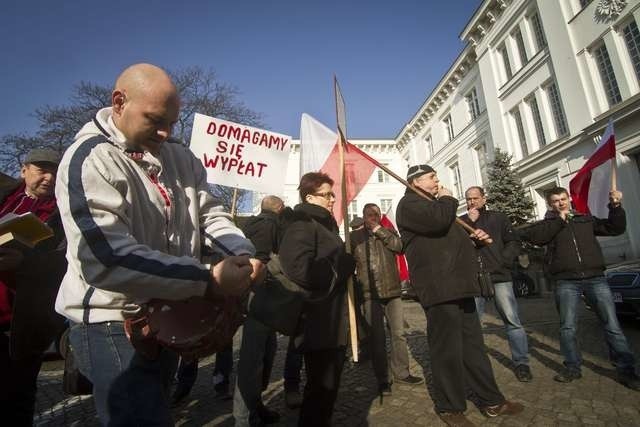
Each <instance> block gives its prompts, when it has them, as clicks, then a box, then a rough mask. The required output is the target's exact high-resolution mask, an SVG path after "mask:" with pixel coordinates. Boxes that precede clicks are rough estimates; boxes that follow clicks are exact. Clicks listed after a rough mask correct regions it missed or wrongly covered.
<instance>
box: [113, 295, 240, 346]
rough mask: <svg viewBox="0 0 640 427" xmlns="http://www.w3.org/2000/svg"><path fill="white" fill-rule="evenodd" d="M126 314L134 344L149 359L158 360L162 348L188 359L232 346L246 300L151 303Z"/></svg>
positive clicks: (194, 299) (196, 300)
mask: <svg viewBox="0 0 640 427" xmlns="http://www.w3.org/2000/svg"><path fill="white" fill-rule="evenodd" d="M123 313H124V315H125V331H126V333H127V337H128V338H129V340H130V341H131V344H133V346H134V347H135V348H136V350H138V351H140V352H141V353H143V354H144V355H145V356H147V357H149V358H155V356H156V355H157V352H158V346H162V347H166V348H168V349H171V350H173V351H175V352H176V353H178V354H180V356H182V357H183V358H186V359H197V358H201V357H206V356H209V355H211V354H213V353H216V352H218V351H221V350H223V349H224V348H225V347H227V346H228V345H229V343H231V341H232V340H233V336H234V335H235V333H236V331H237V330H238V328H239V327H240V325H241V324H242V322H243V321H244V317H245V315H244V310H243V304H242V299H240V298H234V297H221V298H218V299H215V300H209V299H205V298H201V297H193V298H190V299H188V300H184V301H168V300H151V301H149V302H148V303H146V304H144V305H142V306H140V309H139V310H136V312H135V313H127V312H123Z"/></svg>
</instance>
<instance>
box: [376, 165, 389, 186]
mask: <svg viewBox="0 0 640 427" xmlns="http://www.w3.org/2000/svg"><path fill="white" fill-rule="evenodd" d="M382 165H383V166H386V167H389V165H388V164H387V163H382ZM378 182H383V183H386V182H389V174H388V173H386V172H385V171H383V170H382V169H378Z"/></svg>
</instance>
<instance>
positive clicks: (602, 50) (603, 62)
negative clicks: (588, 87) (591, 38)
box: [593, 43, 622, 106]
mask: <svg viewBox="0 0 640 427" xmlns="http://www.w3.org/2000/svg"><path fill="white" fill-rule="evenodd" d="M593 56H594V58H595V60H596V64H597V65H598V71H599V72H600V78H601V79H602V86H603V87H604V91H605V94H606V95H607V102H608V103H609V106H612V105H615V104H617V103H618V102H620V101H622V96H620V89H619V88H618V81H617V80H616V75H615V74H614V72H613V66H612V65H611V58H609V52H608V51H607V46H605V44H604V43H602V44H601V45H600V46H598V47H597V48H596V49H594V50H593Z"/></svg>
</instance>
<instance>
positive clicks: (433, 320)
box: [425, 298, 505, 412]
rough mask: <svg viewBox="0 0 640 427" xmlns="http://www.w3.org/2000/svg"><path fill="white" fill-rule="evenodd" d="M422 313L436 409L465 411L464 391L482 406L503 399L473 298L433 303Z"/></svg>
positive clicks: (441, 410)
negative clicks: (424, 319)
mask: <svg viewBox="0 0 640 427" xmlns="http://www.w3.org/2000/svg"><path fill="white" fill-rule="evenodd" d="M425 313H426V315H427V340H428V342H429V354H430V357H431V373H432V374H433V385H434V389H435V390H434V391H435V396H434V403H435V406H436V411H437V412H464V411H465V410H466V409H467V401H466V397H467V391H470V392H473V393H474V394H475V397H476V398H477V399H478V401H479V403H480V404H481V405H483V406H485V405H497V404H499V403H502V402H504V400H505V399H504V396H503V395H502V393H500V390H499V389H498V385H497V384H496V380H495V378H494V376H493V369H492V368H491V362H490V361H489V357H488V356H487V353H486V351H485V349H484V341H483V338H482V331H481V329H480V321H479V320H478V315H477V313H476V304H475V301H474V299H473V298H465V299H460V300H455V301H449V302H446V303H443V304H438V305H434V306H431V307H429V308H426V309H425Z"/></svg>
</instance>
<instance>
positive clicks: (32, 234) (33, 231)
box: [0, 212, 53, 248]
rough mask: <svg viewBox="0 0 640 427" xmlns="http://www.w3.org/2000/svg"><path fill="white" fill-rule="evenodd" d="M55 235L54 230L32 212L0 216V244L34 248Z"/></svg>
mask: <svg viewBox="0 0 640 427" xmlns="http://www.w3.org/2000/svg"><path fill="white" fill-rule="evenodd" d="M51 236H53V230H52V229H51V228H50V227H49V226H48V225H47V224H45V223H44V222H42V221H41V220H40V218H38V217H37V216H35V215H34V214H33V213H31V212H27V213H23V214H21V215H16V214H14V213H8V214H6V215H4V216H3V217H2V218H0V246H2V247H17V248H19V247H20V246H21V245H24V246H26V247H28V248H33V247H34V246H35V245H36V244H37V243H38V242H40V241H42V240H44V239H48V238H49V237H51Z"/></svg>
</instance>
